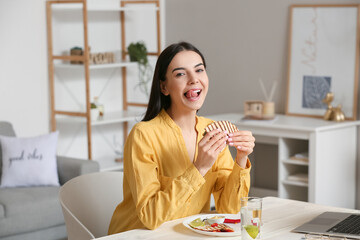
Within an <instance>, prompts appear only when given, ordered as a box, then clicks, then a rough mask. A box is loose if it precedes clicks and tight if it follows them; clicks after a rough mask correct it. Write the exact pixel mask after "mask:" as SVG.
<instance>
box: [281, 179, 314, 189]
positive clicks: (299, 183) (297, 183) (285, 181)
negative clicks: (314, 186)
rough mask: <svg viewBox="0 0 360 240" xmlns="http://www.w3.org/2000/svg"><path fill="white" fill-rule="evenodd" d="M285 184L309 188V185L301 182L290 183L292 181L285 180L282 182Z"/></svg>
mask: <svg viewBox="0 0 360 240" xmlns="http://www.w3.org/2000/svg"><path fill="white" fill-rule="evenodd" d="M281 182H282V183H283V184H286V185H292V186H298V187H308V186H309V184H308V183H304V182H300V181H290V180H283V181H281Z"/></svg>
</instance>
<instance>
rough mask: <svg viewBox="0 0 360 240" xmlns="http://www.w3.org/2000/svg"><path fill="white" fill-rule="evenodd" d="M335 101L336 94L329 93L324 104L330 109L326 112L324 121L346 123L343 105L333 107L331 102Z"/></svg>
mask: <svg viewBox="0 0 360 240" xmlns="http://www.w3.org/2000/svg"><path fill="white" fill-rule="evenodd" d="M333 100H334V93H332V92H328V93H327V94H326V96H325V98H324V99H323V100H322V101H323V103H326V104H327V105H328V108H327V110H326V112H325V115H324V119H325V120H328V121H335V122H342V121H345V115H344V113H343V111H342V110H341V104H339V105H338V106H337V107H333V106H332V105H331V102H332V101H333Z"/></svg>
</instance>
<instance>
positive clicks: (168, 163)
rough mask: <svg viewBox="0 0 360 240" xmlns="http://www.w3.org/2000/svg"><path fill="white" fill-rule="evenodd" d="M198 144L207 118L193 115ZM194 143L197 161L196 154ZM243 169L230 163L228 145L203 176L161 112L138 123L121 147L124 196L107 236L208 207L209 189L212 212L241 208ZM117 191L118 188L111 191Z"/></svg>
mask: <svg viewBox="0 0 360 240" xmlns="http://www.w3.org/2000/svg"><path fill="white" fill-rule="evenodd" d="M196 121H197V123H196V131H197V135H198V136H197V142H199V141H200V140H201V138H202V136H203V133H204V129H205V127H206V126H207V125H208V124H209V123H211V122H212V120H210V119H206V118H203V117H196ZM197 151H198V150H197V147H196V151H195V159H196V157H197ZM250 167H251V165H250V162H249V160H248V162H247V165H246V169H243V168H241V167H240V166H239V165H238V164H236V163H234V161H233V158H232V156H231V154H230V151H229V148H228V147H226V148H225V150H223V151H222V152H221V153H220V154H219V156H218V159H217V160H216V162H215V163H214V165H213V166H212V169H211V170H209V172H208V173H207V174H206V175H205V176H204V177H203V176H202V175H201V174H200V173H199V171H198V170H197V169H196V168H195V166H194V164H193V163H192V162H191V161H190V158H189V156H188V151H187V149H186V146H185V141H184V138H183V136H182V132H181V129H180V127H178V126H177V125H176V123H175V122H174V121H173V120H172V119H171V117H170V116H169V115H168V114H167V113H166V111H164V110H162V111H161V112H160V113H159V115H158V116H157V117H155V118H154V119H152V120H150V121H147V122H139V123H137V124H136V125H135V126H134V127H133V129H132V130H131V132H130V134H129V136H128V138H127V140H126V143H125V149H124V183H123V192H124V200H123V201H122V202H121V203H120V204H119V205H118V206H117V207H116V209H115V211H114V214H113V216H112V219H111V222H110V226H109V232H108V233H109V234H114V233H118V232H123V231H127V230H131V229H135V228H143V227H146V228H149V229H155V228H157V227H159V226H160V225H161V224H162V223H164V222H166V221H169V220H173V219H177V218H182V217H186V216H190V215H194V214H198V213H200V212H204V211H209V209H210V194H211V193H213V195H214V199H215V203H216V204H215V205H216V210H217V211H218V212H221V213H237V212H239V211H240V198H241V197H243V196H247V194H248V192H249V187H250ZM114 191H116V189H114Z"/></svg>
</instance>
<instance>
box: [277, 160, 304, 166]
mask: <svg viewBox="0 0 360 240" xmlns="http://www.w3.org/2000/svg"><path fill="white" fill-rule="evenodd" d="M282 162H283V163H286V164H293V165H300V166H309V162H306V161H302V160H294V159H285V160H282Z"/></svg>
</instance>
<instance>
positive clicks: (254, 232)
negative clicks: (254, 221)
mask: <svg viewBox="0 0 360 240" xmlns="http://www.w3.org/2000/svg"><path fill="white" fill-rule="evenodd" d="M244 229H245V230H246V232H247V233H248V234H249V235H250V237H252V238H253V239H255V238H256V237H257V235H258V234H259V228H258V227H257V226H254V225H246V226H244Z"/></svg>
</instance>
